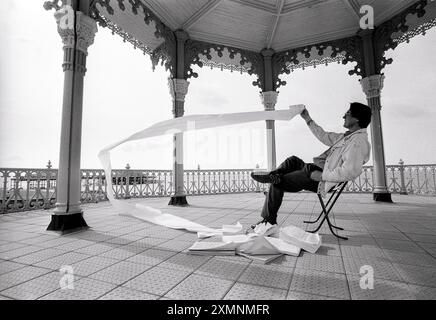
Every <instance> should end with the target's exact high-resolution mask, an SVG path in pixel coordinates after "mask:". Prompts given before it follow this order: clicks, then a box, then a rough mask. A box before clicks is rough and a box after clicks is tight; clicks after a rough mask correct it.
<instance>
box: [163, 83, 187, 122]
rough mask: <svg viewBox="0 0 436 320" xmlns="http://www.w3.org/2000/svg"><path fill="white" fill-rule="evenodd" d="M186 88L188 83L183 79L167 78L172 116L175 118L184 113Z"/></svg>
mask: <svg viewBox="0 0 436 320" xmlns="http://www.w3.org/2000/svg"><path fill="white" fill-rule="evenodd" d="M188 87H189V81H187V80H185V79H177V78H174V79H173V78H168V88H169V89H170V94H171V97H172V98H173V114H174V116H175V117H176V118H177V117H182V116H183V114H184V112H185V109H184V103H185V96H186V94H187V93H188Z"/></svg>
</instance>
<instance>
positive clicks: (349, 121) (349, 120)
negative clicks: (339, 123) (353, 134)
mask: <svg viewBox="0 0 436 320" xmlns="http://www.w3.org/2000/svg"><path fill="white" fill-rule="evenodd" d="M343 119H344V127H345V128H347V129H350V128H351V127H353V126H354V125H356V124H357V125H358V124H359V120H358V119H356V118H354V117H353V116H352V115H351V110H348V111H347V112H346V113H345V114H344V116H343Z"/></svg>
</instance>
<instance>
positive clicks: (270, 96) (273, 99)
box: [260, 91, 279, 111]
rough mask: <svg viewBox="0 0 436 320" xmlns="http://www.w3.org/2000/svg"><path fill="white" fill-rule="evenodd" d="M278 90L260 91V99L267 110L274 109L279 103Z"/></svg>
mask: <svg viewBox="0 0 436 320" xmlns="http://www.w3.org/2000/svg"><path fill="white" fill-rule="evenodd" d="M278 94H279V93H278V92H276V91H266V92H261V93H260V99H261V100H262V104H263V106H264V108H265V111H270V110H274V107H275V106H276V103H277V96H278Z"/></svg>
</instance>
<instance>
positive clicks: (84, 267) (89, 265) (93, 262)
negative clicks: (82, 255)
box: [71, 256, 119, 276]
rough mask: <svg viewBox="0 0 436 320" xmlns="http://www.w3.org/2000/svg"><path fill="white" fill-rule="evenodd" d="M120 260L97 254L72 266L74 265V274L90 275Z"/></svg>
mask: <svg viewBox="0 0 436 320" xmlns="http://www.w3.org/2000/svg"><path fill="white" fill-rule="evenodd" d="M118 262H119V260H116V259H109V258H105V257H99V256H96V257H91V258H88V259H85V260H82V261H79V262H76V263H73V264H72V265H71V266H72V267H73V270H74V274H77V275H79V276H89V275H90V274H93V273H95V272H97V271H99V270H101V269H104V268H107V267H109V266H111V265H113V264H115V263H118Z"/></svg>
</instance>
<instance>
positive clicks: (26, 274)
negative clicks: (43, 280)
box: [0, 266, 50, 291]
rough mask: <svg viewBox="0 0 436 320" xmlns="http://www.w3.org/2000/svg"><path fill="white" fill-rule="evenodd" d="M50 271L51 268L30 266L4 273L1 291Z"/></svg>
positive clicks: (1, 280)
mask: <svg viewBox="0 0 436 320" xmlns="http://www.w3.org/2000/svg"><path fill="white" fill-rule="evenodd" d="M49 272H50V270H47V269H42V268H37V267H32V266H28V267H24V268H20V269H18V270H14V271H11V272H8V273H4V274H2V275H1V276H0V291H2V290H4V289H7V288H9V287H12V286H15V285H18V284H20V283H23V282H26V281H28V280H31V279H33V278H37V277H39V276H41V275H43V274H46V273H49Z"/></svg>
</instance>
